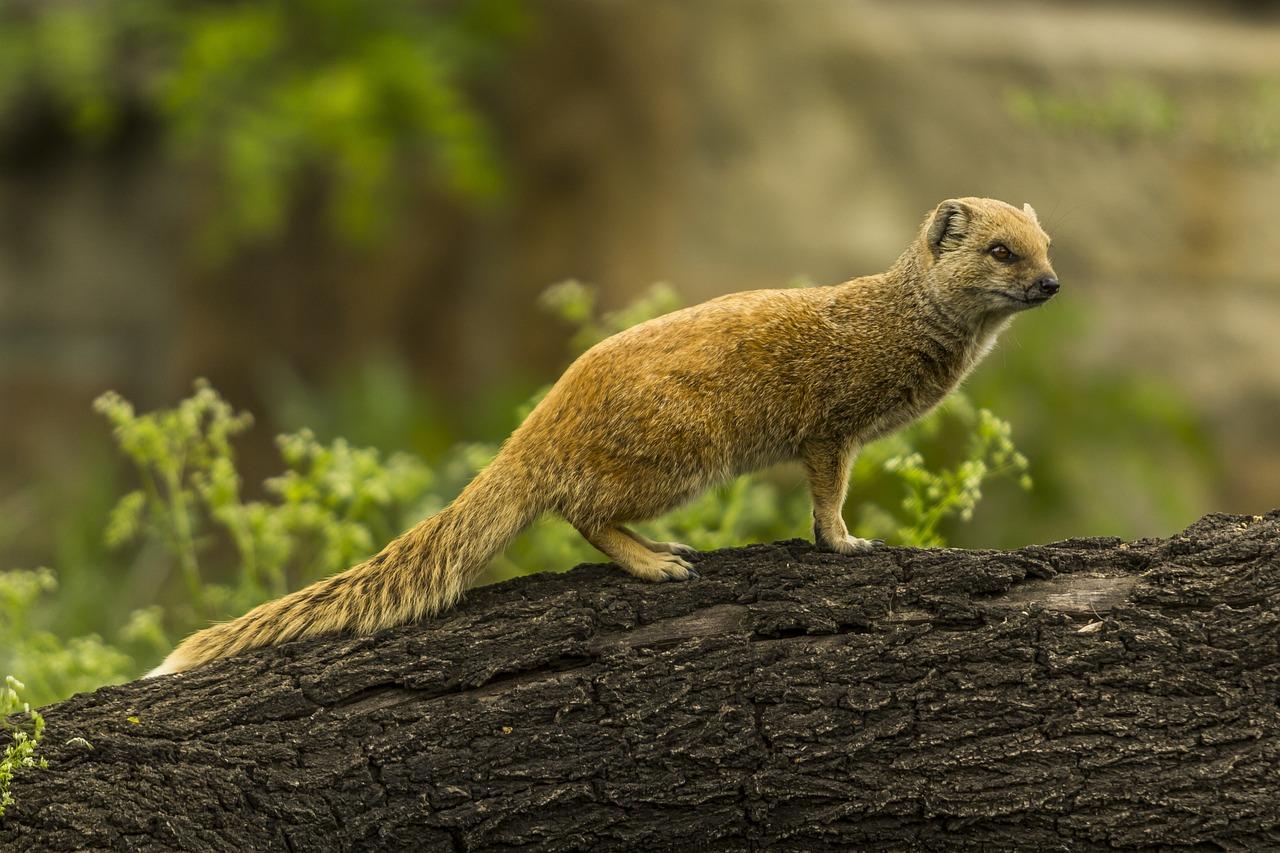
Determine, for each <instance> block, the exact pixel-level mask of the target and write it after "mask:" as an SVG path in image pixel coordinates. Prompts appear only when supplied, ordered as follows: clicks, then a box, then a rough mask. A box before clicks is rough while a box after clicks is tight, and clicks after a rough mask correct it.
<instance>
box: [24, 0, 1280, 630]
mask: <svg viewBox="0 0 1280 853" xmlns="http://www.w3.org/2000/svg"><path fill="white" fill-rule="evenodd" d="M961 195H983V196H994V197H998V198H1002V199H1005V200H1007V201H1009V202H1012V203H1014V204H1016V205H1021V204H1022V203H1023V202H1030V203H1031V204H1032V205H1034V206H1035V207H1036V209H1037V210H1038V211H1039V215H1040V219H1041V221H1042V223H1043V224H1044V225H1045V227H1046V229H1047V230H1048V231H1049V232H1050V233H1051V234H1052V236H1053V240H1054V242H1053V255H1054V262H1055V266H1056V268H1057V271H1058V273H1059V275H1060V277H1061V279H1062V281H1063V283H1064V290H1063V294H1062V296H1061V297H1060V298H1059V299H1057V300H1055V301H1054V303H1053V304H1051V305H1049V306H1047V307H1046V308H1044V309H1040V310H1038V311H1036V312H1032V313H1030V314H1027V315H1023V316H1022V317H1020V318H1019V319H1018V320H1017V321H1016V322H1015V324H1014V325H1013V327H1012V329H1011V331H1010V332H1008V333H1006V335H1005V337H1004V339H1003V340H1002V342H1001V344H1000V345H999V347H998V348H997V350H996V351H995V352H994V354H993V355H992V356H991V357H990V358H989V359H988V360H987V362H986V363H985V364H984V365H983V366H982V367H981V368H980V369H979V370H978V371H977V372H976V373H975V375H974V376H973V377H972V378H971V379H970V381H969V382H968V384H967V386H966V387H967V393H968V396H969V398H970V399H971V400H972V401H973V402H974V403H975V404H977V405H979V406H983V407H987V408H989V409H991V410H992V411H993V412H995V413H996V415H998V416H999V417H1000V418H1003V419H1005V420H1007V421H1008V422H1009V423H1010V424H1011V425H1012V440H1013V442H1014V444H1016V445H1017V447H1018V449H1019V450H1020V451H1021V452H1023V453H1025V454H1026V456H1027V457H1028V458H1029V471H1030V474H1031V475H1032V478H1033V479H1034V486H1033V487H1032V488H1031V490H1030V491H1025V490H1023V489H1019V488H1017V486H1016V484H1015V483H1013V482H1007V483H1003V484H994V485H993V486H992V487H991V488H990V489H989V490H988V491H987V492H986V493H985V494H984V496H983V501H982V503H981V505H980V506H979V507H978V508H977V509H976V511H975V512H974V514H973V518H972V520H971V521H970V522H969V523H962V522H961V520H960V519H955V520H954V521H955V523H954V524H953V525H951V526H949V527H948V528H947V536H946V538H947V540H948V541H949V542H951V543H953V544H958V545H967V546H987V547H992V546H1000V547H1005V546H1015V545H1020V544H1025V543H1029V542H1036V541H1047V540H1049V539H1052V538H1063V537H1068V536H1082V535H1121V536H1147V535H1166V534H1169V533H1171V532H1173V531H1175V530H1177V529H1179V528H1180V527H1182V526H1184V525H1186V524H1187V523H1189V522H1191V521H1192V520H1194V519H1195V518H1196V517H1198V516H1199V515H1201V514H1203V513H1205V512H1208V511H1214V510H1218V511H1231V512H1248V513H1260V512H1263V511H1266V510H1268V509H1271V508H1273V507H1276V506H1280V428H1278V427H1280V216H1278V215H1277V213H1276V199H1277V197H1280V16H1278V15H1277V13H1276V6H1275V5H1274V4H1256V5H1255V4H1244V3H1236V4H1215V3H1208V2H1200V3H1197V2H1182V3H1160V4H1156V3H1085V4H1069V5H1067V4H1055V5H1049V4H1030V3H1012V2H1010V3H1005V2H982V3H978V2H964V0H950V2H945V3H943V2H904V3H890V2H871V1H870V0H806V2H803V3H796V2H786V0H700V2H696V3H685V2H678V0H648V2H622V0H543V2H536V3H535V2H526V0H451V2H443V0H440V2H432V1H431V0H297V1H296V2H287V3H286V2H240V0H222V2H192V3H184V4H177V3H171V2H164V0H113V2H96V0H2V2H0V569H9V568H20V567H26V568H30V567H35V566H41V565H48V566H52V567H54V569H55V570H56V572H57V573H58V575H59V576H60V577H61V579H62V589H61V590H60V592H59V595H60V596H61V597H55V598H52V599H50V600H49V601H50V602H51V603H47V604H46V606H45V611H47V612H42V614H37V616H35V617H32V618H33V619H34V620H35V621H34V622H32V623H31V624H44V625H46V626H52V627H53V629H54V630H55V631H56V632H57V633H59V635H61V634H70V633H75V632H76V631H87V630H92V631H97V632H102V633H105V634H107V635H112V632H114V631H116V630H118V629H119V627H120V625H121V624H122V623H123V622H124V621H125V620H126V617H127V615H128V613H129V612H130V608H131V607H141V606H145V605H147V604H149V603H152V602H154V601H156V600H160V599H161V598H162V596H160V595H159V593H157V590H159V589H161V588H162V587H163V586H164V581H165V579H166V578H167V575H166V574H165V570H163V569H156V568H154V567H155V566H164V565H166V564H167V561H168V562H172V560H171V559H170V558H169V557H167V556H165V555H164V554H163V553H162V552H160V551H154V550H153V551H150V552H149V551H147V550H146V548H145V547H143V548H141V550H139V548H135V549H134V550H132V551H130V550H129V549H127V548H126V549H124V550H123V551H122V550H121V549H119V548H115V549H113V548H109V547H107V545H106V544H104V538H103V528H104V526H105V525H106V523H107V519H108V517H109V514H110V513H111V510H112V507H113V506H114V505H115V504H116V502H117V501H118V500H119V498H120V496H121V495H123V494H126V493H127V492H129V491H130V490H131V489H134V488H136V487H137V485H138V483H137V481H138V477H139V474H138V473H137V471H136V470H135V467H136V466H133V465H130V464H129V462H128V460H127V459H126V458H125V456H123V455H122V454H120V453H119V452H117V450H116V449H115V448H114V446H113V441H112V437H111V431H110V426H109V424H108V423H107V422H106V421H104V420H103V419H102V418H101V417H100V416H99V415H98V414H95V413H94V411H93V410H92V402H93V400H94V399H95V398H96V397H97V396H98V395H99V394H101V393H102V392H104V391H106V390H107V389H115V390H117V391H119V392H121V393H122V394H123V395H124V396H125V397H127V398H128V399H129V400H131V401H132V402H133V403H134V404H135V405H136V406H137V408H138V409H139V410H150V409H155V408H166V407H171V406H173V405H174V404H175V403H176V402H177V401H178V400H180V399H182V398H184V397H186V396H187V395H188V394H190V393H191V389H192V383H193V380H195V379H196V378H197V377H207V378H208V379H209V380H210V381H211V383H212V385H213V386H214V387H215V388H217V389H218V391H219V392H220V393H221V394H222V395H223V396H224V397H225V398H226V399H227V400H229V401H230V403H231V405H232V406H234V407H235V408H236V409H237V410H240V409H244V410H248V411H250V412H252V413H253V414H254V416H255V418H256V422H255V425H254V426H253V428H252V429H251V430H248V431H246V432H244V434H243V435H241V436H240V437H239V438H237V440H236V443H235V453H236V466H237V467H238V470H239V472H240V474H241V476H242V483H243V489H244V494H245V495H246V499H248V498H252V497H255V496H260V495H261V494H262V493H263V487H262V486H261V485H260V484H261V483H262V482H263V480H264V479H265V478H267V477H269V476H271V475H273V474H275V473H277V472H279V471H280V470H281V468H282V463H281V461H280V454H279V452H278V451H277V448H276V445H275V443H274V436H275V435H276V434H277V433H280V432H291V431H296V430H299V429H302V428H304V427H307V428H310V429H312V430H314V433H315V435H316V438H317V440H318V441H320V442H331V441H333V440H334V439H336V438H338V437H343V438H345V439H346V440H348V441H350V442H351V444H352V445H355V446H368V447H373V448H377V449H378V450H380V451H381V452H382V453H384V454H390V453H394V452H397V451H400V452H406V453H409V454H412V455H413V457H414V458H415V459H418V460H422V464H423V465H425V466H427V467H428V468H433V469H434V468H438V467H440V466H445V467H447V465H446V463H447V462H448V460H449V459H451V458H454V457H456V456H457V453H458V452H457V451H456V450H452V449H451V448H454V447H455V445H456V444H457V443H458V442H460V441H481V442H494V441H497V440H500V439H501V438H502V437H503V436H504V435H505V434H506V433H507V432H509V431H510V429H511V428H512V426H513V425H514V423H516V422H517V419H516V410H517V407H518V406H519V405H520V403H521V402H522V401H524V400H525V399H527V398H528V397H529V396H530V395H531V394H532V393H533V392H534V391H535V390H536V389H537V388H539V387H541V386H543V385H545V383H547V382H549V381H551V380H552V379H553V378H554V377H555V376H556V375H557V373H558V372H559V371H560V370H562V369H563V367H564V366H565V364H567V361H568V359H569V358H570V357H571V356H572V349H571V347H570V344H569V341H570V338H572V337H573V336H574V329H573V324H572V323H570V324H566V322H565V315H566V312H565V311H564V310H561V311H560V312H559V313H560V315H561V316H557V313H556V312H555V311H547V310H544V309H543V308H542V307H540V305H541V304H542V303H541V302H540V299H539V295H540V294H541V293H542V292H543V291H544V290H545V289H546V288H547V287H548V286H549V285H552V284H554V283H556V282H560V281H563V280H566V279H573V280H578V281H581V282H587V283H590V285H592V287H593V288H594V290H593V291H590V292H593V293H594V294H595V300H596V302H595V305H594V308H588V309H582V307H581V306H578V308H577V309H572V310H569V312H568V315H569V316H570V319H573V316H574V315H573V310H578V311H579V314H578V315H577V319H578V320H579V321H581V319H582V317H581V313H582V311H583V310H587V311H590V310H594V311H596V312H597V313H598V312H609V311H617V310H620V309H623V308H624V307H625V306H628V305H632V304H633V303H634V301H635V300H636V299H637V298H640V297H644V296H645V295H646V294H647V295H648V296H647V297H646V298H649V299H650V300H653V299H657V300H658V302H659V303H661V304H665V302H663V300H667V299H671V300H674V299H676V298H678V299H679V300H680V301H682V302H684V303H690V302H695V301H700V300H703V299H706V298H709V297H712V296H715V295H718V294H721V293H726V292H730V291H735V290H745V289H752V288H762V287H776V286H783V285H785V284H787V283H789V282H794V281H796V280H797V279H799V280H802V281H811V282H815V283H824V284H825V283H834V282H838V281H843V280H845V279H848V278H851V277H854V276H857V275H863V274H867V273H872V272H877V271H881V270H883V269H885V268H886V267H887V266H888V265H889V264H890V263H891V262H892V261H893V259H894V258H895V257H896V256H897V255H898V254H899V253H900V252H901V251H902V250H903V248H904V247H905V245H906V244H907V242H908V241H909V240H910V239H911V238H912V237H913V236H914V234H915V231H916V228H917V227H918V224H919V222H920V220H921V219H922V217H923V216H924V215H925V213H926V212H927V211H929V210H930V209H931V208H932V207H933V206H934V205H935V204H936V203H937V202H938V201H940V200H942V199H944V198H947V197H953V196H961ZM656 282H665V283H668V284H669V287H670V290H669V291H667V290H659V291H653V290H651V287H652V285H653V284H654V283H656ZM655 293H657V294H658V295H657V296H656V297H655V296H654V294H655ZM671 293H675V294H678V297H672V296H671V295H670V294H671ZM562 308H563V306H562ZM614 319H615V320H616V319H617V318H614ZM962 439H963V436H961V437H960V438H958V439H956V440H957V441H959V440H962ZM939 452H943V453H945V452H946V451H945V448H944V449H943V450H941V451H939ZM455 479H456V480H457V482H461V480H462V479H465V477H463V476H460V477H458V478H455ZM446 483H447V485H444V484H446ZM437 484H439V491H440V495H438V496H437V497H438V498H439V499H441V500H442V499H447V497H448V491H449V489H452V488H456V484H455V483H453V482H452V481H449V479H448V477H446V476H444V475H440V477H438V478H437ZM786 488H788V489H792V488H793V487H791V486H787V487H786ZM853 492H854V494H853V497H852V498H851V506H852V505H853V504H855V503H856V502H857V501H859V500H860V498H859V495H858V486H857V484H855V486H854V490H853ZM788 494H791V492H788ZM895 494H896V493H891V492H888V491H886V492H885V499H886V500H891V501H896V500H897V499H898V498H897V497H895ZM410 503H412V502H410ZM428 503H430V502H428ZM437 503H438V501H437ZM412 509H413V510H414V511H421V510H422V509H423V506H421V505H415V506H414V507H412ZM405 517H406V518H411V517H412V512H409V511H408V510H406V514H405ZM949 524H950V522H949ZM394 526H395V525H394V523H392V524H391V525H390V527H389V528H388V529H392V528H394ZM762 529H764V528H762ZM376 532H377V531H376V530H375V533H376ZM779 533H780V534H786V533H787V530H781V531H779ZM803 533H804V530H803V528H801V529H797V530H795V531H794V534H791V535H801V534H803ZM770 535H772V534H770ZM117 538H120V537H117ZM126 538H127V537H126ZM375 538H376V536H375ZM215 550H216V548H215ZM356 550H357V551H358V550H359V549H358V548H357V549H356ZM518 553H519V552H518V549H517V554H518ZM592 553H593V552H590V551H589V549H588V550H587V551H585V552H582V553H578V552H574V555H573V556H575V557H582V556H586V557H590V555H591V554H592ZM215 562H216V561H215ZM139 566H152V568H151V569H147V570H145V571H144V570H142V569H139V568H138V567H139ZM562 567H563V566H560V565H554V564H535V565H524V566H522V567H521V568H524V569H546V568H562ZM126 599H127V602H128V603H127V605H126V604H125V603H123V602H125V600H126ZM215 609H216V608H215ZM24 618H25V617H24ZM171 628H172V626H171ZM170 639H172V638H170Z"/></svg>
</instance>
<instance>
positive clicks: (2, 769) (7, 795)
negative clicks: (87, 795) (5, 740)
mask: <svg viewBox="0 0 1280 853" xmlns="http://www.w3.org/2000/svg"><path fill="white" fill-rule="evenodd" d="M25 690H26V685H24V684H23V683H22V682H21V681H19V680H18V679H16V678H14V677H13V676H12V675H10V676H7V677H6V678H5V680H4V687H0V729H3V730H5V731H8V732H10V733H11V735H12V737H11V740H10V743H9V745H8V746H7V747H5V750H4V754H3V755H0V817H4V813H5V810H6V809H7V808H8V807H9V806H11V805H13V803H14V799H13V792H12V790H11V787H12V786H11V783H12V782H13V776H14V774H15V773H16V772H17V771H18V770H22V769H25V768H30V767H47V766H48V764H46V762H45V760H44V759H43V758H36V750H37V749H38V748H39V747H40V741H41V740H42V739H43V738H44V717H43V716H42V715H41V714H40V712H39V711H34V710H32V709H31V705H30V704H29V703H28V702H26V701H25V700H24V699H23V698H22V693H23V691H25ZM17 713H20V714H24V715H26V717H27V722H28V724H29V728H28V727H24V726H23V725H22V724H21V723H20V722H13V721H12V715H14V714H17Z"/></svg>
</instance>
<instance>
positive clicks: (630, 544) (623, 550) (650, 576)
mask: <svg viewBox="0 0 1280 853" xmlns="http://www.w3.org/2000/svg"><path fill="white" fill-rule="evenodd" d="M578 532H580V533H581V534H582V535H583V537H585V538H586V540H587V541H588V542H590V543H591V544H592V545H594V546H595V547H596V548H598V549H599V550H601V551H603V552H604V553H605V554H606V555H607V556H608V557H609V559H611V560H613V561H614V562H615V563H617V564H618V565H619V566H621V567H622V568H623V569H625V570H626V571H627V572H629V573H631V574H633V575H635V576H636V577H638V578H640V579H641V580H646V581H667V580H676V581H683V580H688V579H689V578H696V577H701V575H699V574H698V571H697V570H696V569H695V568H694V567H693V566H692V565H691V564H690V563H689V562H688V561H687V560H685V559H684V558H683V557H680V556H679V555H678V554H660V553H657V552H655V551H650V550H649V549H648V548H646V547H644V546H643V545H641V544H640V543H639V542H637V541H636V540H635V539H633V538H632V537H631V536H629V535H627V534H626V533H624V532H623V528H620V527H601V528H598V529H596V530H579V531H578Z"/></svg>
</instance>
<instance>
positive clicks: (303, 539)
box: [95, 381, 431, 624]
mask: <svg viewBox="0 0 1280 853" xmlns="http://www.w3.org/2000/svg"><path fill="white" fill-rule="evenodd" d="M95 406H96V407H97V409H98V410H99V411H100V412H102V413H103V414H104V415H105V416H106V417H107V418H108V420H110V422H111V424H112V427H113V434H114V436H115V439H116V441H117V443H118V444H119V446H120V449H121V451H123V452H124V454H125V455H126V456H128V457H129V458H130V459H131V460H132V461H133V463H134V465H135V466H136V468H137V470H138V475H139V480H140V481H141V483H142V488H141V489H139V490H136V491H133V492H130V493H129V494H127V495H125V496H124V497H123V498H121V499H120V501H119V503H117V505H116V507H115V509H114V510H113V511H112V513H111V517H110V519H109V521H108V524H107V531H106V537H107V541H108V543H109V544H111V545H113V546H117V547H119V546H123V545H127V544H131V543H135V542H137V541H138V540H140V539H141V540H152V541H154V542H156V543H158V544H159V545H161V546H162V547H163V548H164V549H165V550H166V551H167V552H168V553H170V554H172V555H173V557H174V558H175V561H176V562H177V564H178V566H179V568H180V570H181V574H182V579H183V582H184V584H185V587H186V604H187V605H188V607H189V610H190V612H189V613H187V614H185V616H186V618H184V619H183V620H182V621H183V622H184V623H186V624H198V623H199V622H201V621H203V620H206V619H210V618H220V617H225V616H227V615H228V614H230V613H233V612H238V611H241V610H244V609H246V608H248V607H252V606H253V605H255V604H258V603H260V602H261V601H263V600H265V599H267V598H269V597H274V596H278V595H282V594H283V593H284V592H285V591H286V590H287V589H288V588H289V587H290V586H294V585H297V584H299V583H305V582H307V581H310V580H314V579H315V578H317V577H321V576H324V575H327V574H330V573H332V572H334V571H337V570H338V569H341V568H343V567H345V566H346V565H348V564H350V563H352V562H355V561H356V560H358V559H360V558H361V557H363V556H365V555H367V554H368V553H369V552H370V551H372V550H373V549H374V548H375V547H376V546H378V545H379V544H380V543H381V542H383V541H385V540H386V539H389V538H390V537H391V536H393V535H394V534H395V533H396V532H398V529H399V527H400V523H401V518H400V514H401V513H402V512H404V510H405V508H406V506H407V505H408V504H410V503H412V502H414V501H419V500H421V499H422V497H423V495H424V493H425V491H426V488H427V486H428V485H429V484H430V482H431V473H430V471H429V470H428V469H427V468H426V466H425V465H423V464H422V463H421V462H420V461H418V460H416V459H413V458H412V457H409V456H407V455H405V454H395V455H393V456H392V457H391V458H390V459H388V460H387V461H385V462H384V461H383V460H382V459H381V457H380V454H379V453H378V451H377V450H374V449H372V448H353V447H351V446H350V445H349V444H348V443H347V442H346V441H345V440H343V439H340V438H339V439H335V440H334V441H333V442H331V443H330V444H327V445H326V444H322V443H320V442H319V441H317V440H316V439H315V436H314V435H312V434H311V432H310V431H307V430H303V431H301V432H298V433H293V434H287V435H282V436H280V437H279V438H278V439H277V444H278V446H279V448H280V454H281V457H282V458H283V460H284V463H285V466H286V470H285V471H284V473H282V474H280V475H279V476H277V477H272V478H270V479H268V480H267V481H266V483H265V484H264V488H265V491H266V492H267V493H268V495H269V496H270V499H269V500H263V501H246V500H244V499H243V498H242V496H241V486H242V483H241V477H240V474H239V472H238V471H237V469H236V463H235V455H234V452H233V450H232V446H231V439H232V438H233V437H234V436H235V435H237V434H238V433H240V432H242V431H244V430H245V429H247V428H248V427H249V426H250V424H251V423H252V418H251V417H250V416H249V415H248V414H247V413H245V412H240V413H236V412H235V411H234V410H233V409H232V408H231V406H230V405H229V404H228V403H227V402H226V401H225V400H223V399H222V398H221V397H220V396H219V395H218V394H217V392H216V391H214V390H213V389H212V388H211V387H210V386H209V385H208V383H206V382H204V381H199V382H197V383H196V391H195V394H193V395H192V396H191V397H189V398H187V399H186V400H183V401H182V402H181V403H179V404H178V406H177V407H175V408H173V409H169V410H162V411H159V412H152V413H149V414H143V415H139V414H137V413H135V412H134V409H133V407H132V406H131V405H130V404H129V403H128V402H127V401H126V400H124V399H123V398H121V397H120V396H119V395H118V394H114V393H107V394H104V395H103V396H102V397H100V398H98V401H97V403H96V404H95ZM218 528H220V529H221V531H222V533H223V534H224V535H225V538H226V540H227V541H229V543H230V545H231V546H232V548H233V549H234V555H235V556H234V559H230V560H228V559H227V557H226V555H225V553H222V554H220V556H221V557H222V560H223V562H224V564H225V563H231V564H232V565H233V566H234V571H233V572H231V573H230V577H227V575H228V573H227V572H226V571H225V570H224V571H221V572H219V573H217V575H215V577H222V578H224V579H225V581H226V582H224V583H216V582H212V581H211V578H210V577H209V575H210V574H211V573H208V572H206V571H204V570H202V569H201V566H200V563H201V554H202V553H204V552H208V551H210V550H213V551H214V553H219V552H218V551H217V546H218V544H219V543H218V542H217V541H216V539H215V538H214V536H213V533H214V531H215V529H218Z"/></svg>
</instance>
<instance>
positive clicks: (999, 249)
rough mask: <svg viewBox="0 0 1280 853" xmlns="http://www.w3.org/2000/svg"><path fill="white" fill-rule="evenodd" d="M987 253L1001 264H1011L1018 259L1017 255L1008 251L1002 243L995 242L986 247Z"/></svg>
mask: <svg viewBox="0 0 1280 853" xmlns="http://www.w3.org/2000/svg"><path fill="white" fill-rule="evenodd" d="M987 254H989V255H990V256H991V257H993V258H995V259H996V260H997V261H999V262H1000V263H1002V264H1011V263H1013V262H1014V261H1016V260H1018V256H1017V255H1015V254H1014V253H1013V252H1011V251H1009V247H1008V246H1006V245H1005V244H1004V243H996V244H995V245H994V246H992V247H991V248H990V249H987Z"/></svg>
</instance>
